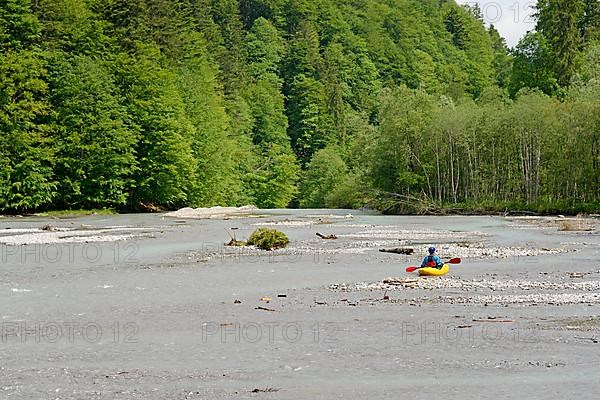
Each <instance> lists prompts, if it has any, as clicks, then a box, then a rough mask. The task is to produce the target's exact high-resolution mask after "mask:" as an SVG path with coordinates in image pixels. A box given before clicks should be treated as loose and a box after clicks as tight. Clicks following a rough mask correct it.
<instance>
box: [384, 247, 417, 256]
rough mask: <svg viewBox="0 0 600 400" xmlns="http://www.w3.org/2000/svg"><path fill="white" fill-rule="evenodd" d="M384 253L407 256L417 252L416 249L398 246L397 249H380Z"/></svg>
mask: <svg viewBox="0 0 600 400" xmlns="http://www.w3.org/2000/svg"><path fill="white" fill-rule="evenodd" d="M379 251H380V252H382V253H394V254H406V255H407V256H409V255H411V254H412V253H414V252H415V249H409V248H402V247H396V248H395V249H379Z"/></svg>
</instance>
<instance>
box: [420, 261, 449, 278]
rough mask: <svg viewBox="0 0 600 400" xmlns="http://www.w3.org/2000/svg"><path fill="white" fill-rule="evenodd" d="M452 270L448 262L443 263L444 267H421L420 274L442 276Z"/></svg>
mask: <svg viewBox="0 0 600 400" xmlns="http://www.w3.org/2000/svg"><path fill="white" fill-rule="evenodd" d="M448 271H450V266H449V265H448V264H444V265H442V268H440V269H437V268H430V267H425V268H419V276H442V275H446V274H447V273H448Z"/></svg>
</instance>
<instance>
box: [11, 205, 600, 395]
mask: <svg viewBox="0 0 600 400" xmlns="http://www.w3.org/2000/svg"><path fill="white" fill-rule="evenodd" d="M257 214H260V215H255V216H251V217H250V216H247V217H243V218H237V217H235V218H233V217H232V218H231V219H226V220H211V219H209V220H194V219H179V218H168V217H164V216H163V215H159V214H143V215H115V216H88V217H79V218H62V219H55V218H41V217H27V218H15V217H5V218H0V251H1V254H0V256H1V259H2V262H1V266H0V324H1V325H0V328H1V329H0V399H4V398H7V399H41V398H44V399H225V398H242V399H244V398H269V399H307V398H322V399H331V398H340V399H342V398H343V399H346V398H349V399H379V398H381V399H383V398H386V399H387V398H411V399H421V398H423V399H424V398H445V399H470V398H473V399H475V398H481V397H492V396H493V397H494V398H496V399H504V398H506V399H508V398H517V397H518V398H531V399H538V398H539V399H542V398H543V399H548V398H574V397H577V398H579V399H596V398H597V393H598V392H599V391H600V343H598V342H599V341H600V313H599V311H600V262H599V261H598V260H599V259H600V258H599V257H600V236H599V232H598V226H597V221H591V222H590V223H589V224H588V225H586V226H585V227H586V228H589V229H582V230H577V231H560V230H559V228H560V227H561V225H560V221H558V220H557V219H553V218H549V219H527V218H512V219H510V218H502V217H488V216H481V217H459V216H451V217H414V216H381V215H377V214H373V213H361V212H357V211H348V210H302V211H299V210H268V211H264V210H260V211H257ZM586 224H587V222H586ZM258 227H273V228H277V229H279V230H281V231H283V232H285V233H286V234H287V235H288V236H289V238H290V245H289V246H288V248H287V249H284V250H278V251H275V252H265V251H260V250H256V249H253V248H231V247H226V246H224V245H223V244H224V243H225V242H228V241H229V240H230V235H231V234H233V232H235V235H236V237H237V238H238V239H246V238H247V237H248V236H249V235H250V233H251V232H252V231H253V230H254V229H256V228H258ZM232 228H237V229H234V230H232ZM316 233H321V234H324V235H329V234H335V235H336V236H337V237H338V239H336V240H323V239H320V238H319V237H317V236H316ZM430 244H433V245H435V246H436V247H438V249H439V254H440V256H441V257H442V258H445V259H447V258H452V257H461V258H462V263H461V264H459V265H454V266H452V268H451V271H450V273H449V274H448V275H446V276H445V277H441V278H418V276H417V275H416V273H412V274H409V273H406V272H405V268H406V267H407V266H409V265H417V264H418V263H420V260H421V259H422V257H423V255H424V252H425V250H426V248H427V247H428V246H429V245H430ZM396 247H400V248H413V249H414V250H415V253H414V254H413V255H409V256H406V255H398V254H390V253H383V252H380V251H379V250H380V249H382V248H387V249H390V248H396ZM386 278H392V279H391V280H387V282H392V284H388V283H384V280H386Z"/></svg>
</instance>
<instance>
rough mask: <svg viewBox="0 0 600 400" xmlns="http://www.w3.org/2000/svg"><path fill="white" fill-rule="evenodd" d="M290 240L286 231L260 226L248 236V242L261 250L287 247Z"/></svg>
mask: <svg viewBox="0 0 600 400" xmlns="http://www.w3.org/2000/svg"><path fill="white" fill-rule="evenodd" d="M289 242H290V240H289V239H288V237H287V236H286V235H285V233H283V232H280V231H278V230H276V229H267V228H258V229H257V230H255V231H254V232H252V235H250V237H249V238H248V241H247V242H246V244H248V245H250V246H256V247H257V248H259V249H261V250H277V249H282V248H284V247H286V246H287V245H288V244H289Z"/></svg>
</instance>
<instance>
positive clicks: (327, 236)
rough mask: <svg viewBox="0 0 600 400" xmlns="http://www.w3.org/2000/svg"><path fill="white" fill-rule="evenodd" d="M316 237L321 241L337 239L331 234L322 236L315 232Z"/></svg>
mask: <svg viewBox="0 0 600 400" xmlns="http://www.w3.org/2000/svg"><path fill="white" fill-rule="evenodd" d="M317 236H318V237H320V238H321V239H326V240H335V239H337V238H338V237H337V236H335V235H333V234H332V235H322V234H320V233H319V232H317Z"/></svg>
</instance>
